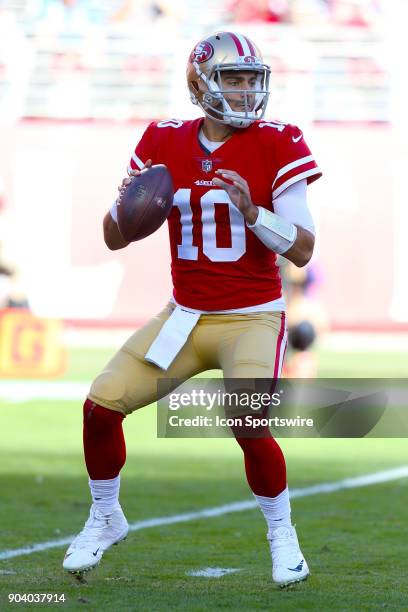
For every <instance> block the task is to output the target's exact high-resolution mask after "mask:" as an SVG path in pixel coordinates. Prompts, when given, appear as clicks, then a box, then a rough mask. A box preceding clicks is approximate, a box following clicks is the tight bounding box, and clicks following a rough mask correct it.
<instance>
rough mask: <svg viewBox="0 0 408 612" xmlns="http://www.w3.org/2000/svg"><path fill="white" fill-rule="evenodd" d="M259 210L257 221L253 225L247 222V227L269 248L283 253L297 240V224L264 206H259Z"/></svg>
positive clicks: (280, 253)
mask: <svg viewBox="0 0 408 612" xmlns="http://www.w3.org/2000/svg"><path fill="white" fill-rule="evenodd" d="M258 210H259V213H258V217H257V219H256V221H255V223H254V224H253V225H248V223H247V227H249V229H250V230H252V231H253V232H254V234H255V236H257V237H258V238H259V240H260V241H261V242H263V243H264V245H265V246H267V247H268V249H271V251H274V252H275V253H279V255H283V254H284V253H286V251H288V250H289V249H290V247H291V246H293V245H294V243H295V241H296V237H297V227H296V225H294V224H293V223H291V222H290V221H287V220H286V219H284V218H283V217H280V216H279V215H276V214H275V213H273V212H271V211H269V210H266V208H263V207H262V206H258Z"/></svg>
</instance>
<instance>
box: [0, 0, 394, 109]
mask: <svg viewBox="0 0 408 612" xmlns="http://www.w3.org/2000/svg"><path fill="white" fill-rule="evenodd" d="M171 4H172V6H173V11H172V12H171V11H170V10H168V9H167V5H165V4H162V5H160V3H153V2H143V1H142V2H123V3H121V2H101V3H99V4H98V3H96V2H80V1H77V2H75V1H70V2H68V1H67V2H66V3H64V2H61V1H58V2H57V1H56V0H54V1H46V0H43V1H42V2H22V1H20V2H17V1H8V2H3V5H2V6H3V8H2V13H0V20H1V21H2V22H3V31H5V30H6V29H7V34H6V32H5V34H6V36H5V38H4V41H5V42H6V44H8V46H9V49H10V45H11V46H13V44H14V46H15V47H16V48H17V49H18V51H19V52H18V54H17V56H15V55H14V54H12V53H9V54H8V57H7V56H6V57H4V53H3V54H2V55H3V58H2V66H1V67H0V104H1V101H3V100H4V98H5V97H7V96H10V95H13V93H14V92H15V93H16V95H19V96H20V97H21V96H22V97H23V99H22V100H21V99H19V102H18V103H17V105H14V104H10V106H11V107H12V108H13V110H14V112H15V110H16V108H21V106H22V108H21V110H20V114H21V115H22V116H25V117H42V118H47V117H51V118H78V119H82V118H84V117H86V118H92V119H100V118H110V119H143V118H146V119H149V118H155V117H161V116H168V114H169V109H171V110H173V106H174V103H172V101H171V100H170V99H169V94H173V93H174V90H175V87H174V83H178V82H179V74H180V67H181V66H182V67H184V62H185V49H187V48H189V47H190V46H191V41H192V40H194V39H195V38H199V37H200V36H201V34H202V32H203V31H205V30H206V29H207V30H212V29H214V28H216V27H217V26H218V27H219V25H220V23H221V24H222V27H224V26H228V23H229V21H230V22H231V21H233V13H230V14H229V13H228V11H227V10H226V9H225V8H224V9H221V10H219V9H218V10H217V8H216V7H217V5H219V2H216V1H215V0H209V1H207V2H206V4H205V7H206V8H205V11H203V8H202V3H201V2H198V1H197V0H193V1H190V2H188V3H184V4H185V6H188V10H187V11H185V10H184V11H183V10H182V9H183V3H181V2H180V3H177V2H173V3H171ZM238 4H239V5H240V6H241V5H242V4H243V3H242V2H240V3H238ZM271 4H272V5H273V4H274V3H273V2H272V3H271ZM279 4H280V5H282V4H283V5H285V4H288V6H289V3H285V2H283V3H282V2H280V3H277V5H279ZM309 4H310V5H312V6H313V5H314V13H315V14H316V15H317V16H318V17H319V16H320V17H319V18H317V19H316V22H313V20H312V17H313V15H312V14H311V13H313V11H309V12H306V11H305V10H303V12H302V10H301V9H302V6H303V5H302V3H299V2H297V3H296V2H295V3H293V6H294V7H296V6H297V7H298V12H296V11H295V12H294V13H292V17H293V19H292V21H293V22H294V23H296V27H295V26H294V25H293V23H292V24H291V23H290V22H289V23H288V22H286V23H282V24H280V25H278V26H277V25H275V26H274V25H272V24H270V23H267V22H265V21H262V20H261V19H258V20H256V19H255V20H252V21H250V22H249V23H247V22H246V23H242V24H240V23H234V27H236V28H237V29H238V30H239V29H241V30H242V29H243V30H245V31H246V32H250V33H251V34H252V35H253V37H254V38H256V40H258V41H259V43H260V45H261V46H262V49H263V51H264V54H265V59H266V61H267V62H269V63H270V64H271V66H272V69H273V70H272V88H273V89H272V91H273V101H274V112H275V114H276V115H277V116H279V117H282V116H283V114H286V113H285V112H284V109H285V108H286V102H287V97H288V95H289V96H290V95H292V92H293V87H294V85H295V86H296V82H298V83H302V82H305V81H307V83H305V85H306V86H305V87H304V88H303V95H304V96H305V97H306V100H305V102H306V106H307V107H308V108H311V109H312V116H311V117H310V119H311V120H313V121H341V120H346V121H387V120H388V119H389V104H388V98H389V77H388V70H387V66H386V65H385V63H384V53H383V46H384V39H383V33H382V31H381V28H380V27H377V26H376V27H365V28H363V27H342V26H340V25H338V24H336V22H335V21H334V20H332V21H331V20H330V19H329V18H328V17H327V19H325V20H324V22H323V23H322V16H321V13H320V12H319V6H320V9H321V10H323V9H322V7H323V6H324V5H325V4H326V3H324V2H320V3H317V2H312V3H309ZM121 5H123V6H121ZM255 5H256V2H255ZM160 6H162V8H160ZM251 6H252V13H253V15H254V16H256V11H255V10H254V3H252V2H251ZM35 7H37V8H36V9H35ZM121 10H122V16H121ZM326 11H327V9H326ZM203 13H205V14H203ZM237 16H238V17H239V16H242V17H244V16H245V15H244V12H243V11H242V9H241V11H240V12H238V15H237ZM205 17H206V19H207V23H205ZM228 17H229V19H228ZM302 17H303V21H302ZM220 19H222V20H223V21H221V22H220ZM194 24H195V25H194ZM197 24H200V25H199V27H198V26H197ZM0 28H1V26H0ZM183 42H184V44H183ZM10 55H13V56H12V57H10ZM0 57H1V56H0ZM0 61H1V60H0ZM28 67H29V68H28ZM16 68H19V69H20V73H21V74H20V78H19V81H20V88H19V89H15V88H14V89H13V79H15V69H16ZM23 75H24V76H23ZM24 78H25V79H26V83H25V84H24V83H23V82H22V81H23V80H24ZM293 80H295V84H293ZM73 91H75V96H73V95H72V93H73ZM181 94H182V95H183V96H184V91H182V92H181ZM286 94H287V95H286ZM292 105H293V102H292Z"/></svg>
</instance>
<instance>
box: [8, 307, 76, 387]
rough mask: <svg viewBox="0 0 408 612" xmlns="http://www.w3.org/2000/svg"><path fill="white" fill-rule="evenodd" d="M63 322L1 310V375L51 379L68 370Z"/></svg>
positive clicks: (19, 310)
mask: <svg viewBox="0 0 408 612" xmlns="http://www.w3.org/2000/svg"><path fill="white" fill-rule="evenodd" d="M62 329H63V325H62V322H61V321H58V320H56V319H40V318H38V317H35V316H33V315H32V314H31V313H30V312H29V311H27V310H22V309H18V308H16V309H6V310H3V311H0V377H6V376H8V377H21V378H22V377H27V378H34V377H35V378H52V377H55V376H59V375H61V374H63V372H64V371H65V369H66V363H67V358H66V350H65V347H64V345H63V342H62Z"/></svg>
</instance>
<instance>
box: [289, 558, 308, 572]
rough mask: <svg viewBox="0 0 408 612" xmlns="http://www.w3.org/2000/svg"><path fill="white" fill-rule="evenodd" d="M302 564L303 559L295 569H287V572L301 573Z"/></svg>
mask: <svg viewBox="0 0 408 612" xmlns="http://www.w3.org/2000/svg"><path fill="white" fill-rule="evenodd" d="M304 562H305V561H304V559H302V561H301V562H300V563H299V565H297V566H296V567H288V570H290V571H291V572H301V571H302V569H303V563H304Z"/></svg>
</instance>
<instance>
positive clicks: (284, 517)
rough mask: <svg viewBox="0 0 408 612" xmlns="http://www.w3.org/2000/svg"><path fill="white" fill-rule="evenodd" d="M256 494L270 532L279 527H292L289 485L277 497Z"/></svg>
mask: <svg viewBox="0 0 408 612" xmlns="http://www.w3.org/2000/svg"><path fill="white" fill-rule="evenodd" d="M254 496H255V498H256V501H257V502H258V504H259V507H260V509H261V510H262V513H263V515H264V517H265V520H266V522H267V524H268V530H269V533H270V532H271V531H273V529H276V528H277V527H291V525H292V523H291V520H290V501H289V489H288V487H286V489H284V490H283V491H282V493H279V495H277V496H276V497H262V495H255V494H254Z"/></svg>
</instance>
